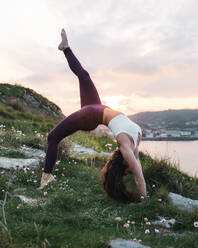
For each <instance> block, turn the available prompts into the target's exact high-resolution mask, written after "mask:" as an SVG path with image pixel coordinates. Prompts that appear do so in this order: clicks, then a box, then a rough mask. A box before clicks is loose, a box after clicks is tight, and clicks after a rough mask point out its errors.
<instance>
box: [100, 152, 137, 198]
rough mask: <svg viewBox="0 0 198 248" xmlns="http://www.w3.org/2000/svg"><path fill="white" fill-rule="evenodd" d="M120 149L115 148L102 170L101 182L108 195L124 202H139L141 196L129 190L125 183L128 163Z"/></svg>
mask: <svg viewBox="0 0 198 248" xmlns="http://www.w3.org/2000/svg"><path fill="white" fill-rule="evenodd" d="M123 162H124V159H123V157H122V154H121V152H120V150H119V149H117V150H115V151H114V152H113V153H112V155H111V157H110V159H109V160H108V161H107V163H106V165H105V166H104V167H103V169H102V170H101V176H100V182H101V184H102V187H103V189H104V190H105V191H106V192H107V194H108V196H109V197H111V198H113V199H114V200H117V201H122V202H124V203H130V202H139V201H140V196H139V195H138V194H137V193H136V192H133V191H129V190H127V188H126V185H125V183H124V176H125V175H126V172H125V171H126V169H127V168H128V166H127V165H125V164H124V163H123Z"/></svg>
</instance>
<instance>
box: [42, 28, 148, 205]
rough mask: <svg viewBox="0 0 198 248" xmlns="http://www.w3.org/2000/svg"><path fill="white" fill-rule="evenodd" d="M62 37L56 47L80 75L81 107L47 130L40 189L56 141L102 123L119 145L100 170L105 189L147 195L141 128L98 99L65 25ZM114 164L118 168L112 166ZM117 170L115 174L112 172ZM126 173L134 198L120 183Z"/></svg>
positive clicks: (48, 176)
mask: <svg viewBox="0 0 198 248" xmlns="http://www.w3.org/2000/svg"><path fill="white" fill-rule="evenodd" d="M61 37H62V42H61V43H60V45H59V47H58V48H59V50H61V51H63V53H64V54H65V57H66V59H67V61H68V64H69V67H70V69H71V70H72V71H73V73H74V74H75V75H76V76H77V77H78V79H79V86H80V99H81V109H80V110H78V111H76V112H74V113H73V114H71V115H69V116H68V117H66V118H65V119H64V120H62V121H61V122H60V123H59V124H58V125H57V126H56V127H55V128H54V129H53V130H52V131H51V132H50V133H49V135H48V147H47V153H46V159H45V167H44V172H43V174H42V178H41V186H40V189H43V188H44V187H45V186H46V185H47V184H49V183H50V182H52V181H53V180H54V177H53V175H52V174H51V173H52V170H53V166H54V164H55V162H56V159H57V153H58V144H59V142H60V141H61V140H62V139H63V138H65V137H66V136H68V135H71V134H72V133H74V132H76V131H78V130H85V131H90V130H93V129H95V128H96V127H97V126H98V125H99V124H104V125H106V126H108V127H109V128H110V129H111V131H112V132H113V134H114V137H115V139H116V140H117V143H118V147H119V148H118V149H117V150H116V151H115V152H114V153H113V155H112V157H111V158H110V160H109V161H108V162H107V164H106V166H105V167H104V169H103V170H102V174H101V181H102V184H103V187H104V189H105V190H106V191H107V193H108V194H109V195H110V196H111V197H113V198H115V199H118V200H119V199H121V198H123V195H125V196H126V197H125V196H124V198H123V199H121V200H123V201H125V202H127V201H131V200H137V199H140V198H141V197H142V198H144V197H146V184H145V180H144V176H143V173H142V168H141V164H140V161H139V158H138V148H139V143H140V139H141V134H142V132H141V128H140V127H139V126H138V125H137V124H135V123H134V122H132V121H131V120H130V119H129V118H128V117H127V116H125V115H124V114H123V113H121V112H118V111H115V110H113V109H111V108H109V107H107V106H105V105H103V104H102V103H101V101H100V97H99V95H98V92H97V90H96V88H95V86H94V84H93V82H92V80H91V78H90V76H89V74H88V72H87V71H86V70H85V69H84V68H83V67H82V66H81V64H80V62H79V61H78V60H77V58H76V57H75V55H74V54H73V52H72V50H71V49H70V47H69V45H68V40H67V36H66V33H65V30H64V29H62V31H61ZM116 161H117V162H116ZM112 165H114V166H112ZM116 166H117V169H118V170H117V169H115V167H116ZM120 169H121V170H120ZM116 170H117V175H114V174H115V171H116ZM127 173H132V174H133V175H134V179H135V183H136V186H137V190H138V197H136V198H134V196H133V194H131V195H130V192H128V191H127V190H126V188H125V185H124V184H123V180H122V179H123V176H124V175H126V174H127ZM112 178H113V180H112ZM116 178H117V179H118V180H116ZM110 181H111V183H110ZM116 184H118V185H116Z"/></svg>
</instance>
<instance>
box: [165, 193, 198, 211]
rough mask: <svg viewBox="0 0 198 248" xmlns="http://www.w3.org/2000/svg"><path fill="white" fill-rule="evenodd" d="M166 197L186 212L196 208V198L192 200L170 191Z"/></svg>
mask: <svg viewBox="0 0 198 248" xmlns="http://www.w3.org/2000/svg"><path fill="white" fill-rule="evenodd" d="M168 198H169V201H170V202H171V203H172V204H173V205H174V206H175V207H177V208H179V209H180V210H185V211H187V212H193V211H194V210H198V200H192V199H190V198H186V197H183V196H181V195H178V194H175V193H172V192H170V193H169V194H168Z"/></svg>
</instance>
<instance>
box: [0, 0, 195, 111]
mask: <svg viewBox="0 0 198 248" xmlns="http://www.w3.org/2000/svg"><path fill="white" fill-rule="evenodd" d="M0 2H1V5H0V6H1V8H0V19H1V21H0V31H1V39H0V82H2V83H5V82H7V83H18V84H21V85H23V86H25V87H29V88H32V89H34V90H35V91H36V92H38V93H40V94H42V95H43V96H45V97H47V98H48V99H49V100H51V101H53V102H55V103H56V104H57V105H59V106H60V107H61V109H62V110H63V112H64V114H66V115H68V114H70V113H71V112H73V111H76V110H78V109H79V108H80V100H79V87H78V79H77V78H76V76H75V75H74V74H72V72H71V71H70V70H69V67H68V65H67V62H66V60H65V57H64V55H63V53H62V52H60V51H58V49H57V46H58V44H59V43H60V31H61V28H62V27H64V28H65V30H66V31H67V33H68V40H69V45H70V47H71V48H72V50H73V52H74V53H75V54H76V56H77V57H78V58H79V60H80V62H81V64H82V65H83V66H84V67H85V69H86V70H88V71H89V73H90V75H91V77H92V79H93V81H94V83H95V85H96V87H97V89H98V91H99V94H100V96H101V99H102V102H103V103H104V104H106V105H109V106H110V107H112V108H115V109H117V110H119V111H123V112H124V113H125V114H134V113H137V112H141V111H151V110H152V111H155V110H165V109H182V108H192V109H194V108H198V27H197V26H198V14H197V10H198V1H197V0H166V1H165V0H122V1H118V0H117V1H116V0H100V1H96V0H58V1H54V0H28V1H27V0H17V1H13V0H12V1H11V0H6V1H3V0H0Z"/></svg>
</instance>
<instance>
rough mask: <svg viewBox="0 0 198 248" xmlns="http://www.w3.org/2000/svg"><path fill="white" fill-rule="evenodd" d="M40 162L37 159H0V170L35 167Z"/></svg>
mask: <svg viewBox="0 0 198 248" xmlns="http://www.w3.org/2000/svg"><path fill="white" fill-rule="evenodd" d="M39 163H40V160H39V159H38V158H27V159H23V158H5V157H0V168H4V169H10V168H14V169H17V168H23V167H36V166H39Z"/></svg>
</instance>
